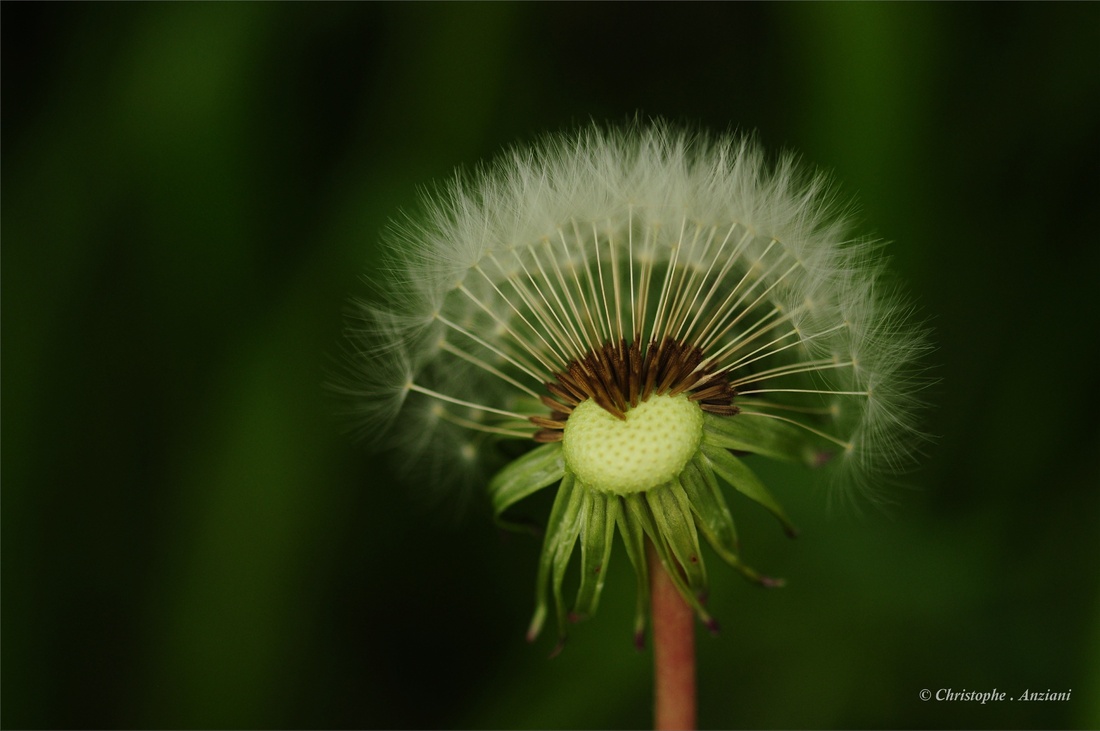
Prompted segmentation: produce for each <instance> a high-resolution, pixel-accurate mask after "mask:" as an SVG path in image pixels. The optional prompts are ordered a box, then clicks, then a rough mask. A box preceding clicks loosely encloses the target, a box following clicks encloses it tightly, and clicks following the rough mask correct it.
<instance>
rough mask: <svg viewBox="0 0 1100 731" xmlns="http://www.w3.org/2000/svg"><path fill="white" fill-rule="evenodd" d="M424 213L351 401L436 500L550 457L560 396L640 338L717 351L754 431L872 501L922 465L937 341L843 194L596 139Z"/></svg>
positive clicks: (738, 157)
mask: <svg viewBox="0 0 1100 731" xmlns="http://www.w3.org/2000/svg"><path fill="white" fill-rule="evenodd" d="M424 209H425V210H424V214H423V216H421V217H419V218H417V219H415V220H412V221H409V222H408V223H406V224H405V225H404V226H403V227H401V228H399V229H396V230H395V231H394V233H393V234H392V235H391V236H390V237H389V240H388V242H387V243H388V245H389V251H390V258H389V259H388V263H387V267H386V271H385V272H384V277H383V279H384V280H385V281H384V282H382V283H381V284H380V290H381V291H382V292H384V293H385V294H384V296H383V298H382V301H381V302H376V303H371V304H365V303H359V304H357V305H355V307H356V315H355V320H354V322H353V325H352V327H351V328H350V330H351V341H352V342H353V344H354V345H353V351H354V352H353V353H352V368H353V369H354V370H355V372H356V373H357V374H358V375H357V382H356V383H354V384H351V385H345V386H344V387H343V388H344V391H345V392H346V393H347V394H348V396H349V397H351V398H352V399H353V401H354V403H355V404H356V406H355V408H356V410H357V412H358V416H359V417H360V423H361V424H362V426H363V430H364V431H365V432H368V433H371V434H373V435H375V436H378V435H385V436H386V437H387V442H388V443H389V444H391V445H397V446H400V447H401V448H402V450H403V451H405V452H406V453H407V455H409V456H408V457H407V459H408V461H409V462H410V463H411V464H416V465H417V466H418V468H419V469H422V470H424V471H425V472H426V474H431V475H432V479H438V480H444V479H445V476H457V475H459V474H461V473H462V470H460V468H461V467H463V466H466V467H469V469H470V470H480V469H484V467H485V464H484V462H485V460H486V459H488V460H492V459H494V458H495V455H494V453H493V449H492V446H491V445H492V444H493V443H494V442H496V441H498V440H503V439H529V438H530V437H532V436H533V435H534V433H535V431H536V430H537V427H535V426H534V425H533V424H531V423H530V422H528V421H526V417H528V416H532V415H538V416H545V415H546V413H547V409H546V407H545V406H543V405H541V404H540V403H539V402H538V396H539V395H541V394H544V393H545V388H544V387H543V383H544V382H546V381H550V380H552V374H553V373H554V372H555V371H558V370H561V369H563V368H564V367H565V366H566V365H567V364H568V363H569V362H570V361H572V360H574V359H576V358H578V357H580V356H582V355H584V353H586V352H587V351H589V350H590V349H592V348H595V347H599V346H600V345H602V344H603V343H604V342H607V341H608V340H613V341H618V340H619V339H620V338H623V339H625V340H626V341H627V342H630V341H631V340H632V339H634V338H639V339H641V340H643V341H644V342H649V341H650V340H652V339H658V338H661V337H664V336H672V337H676V338H677V339H682V340H687V341H689V342H692V343H694V344H696V345H699V346H700V347H702V348H703V352H704V357H705V358H707V359H709V362H710V363H712V364H713V365H715V367H716V368H728V369H730V373H731V381H732V382H733V383H734V384H735V385H736V386H737V388H738V390H739V392H740V394H741V395H740V396H739V397H738V400H737V403H738V404H739V405H740V406H741V407H742V409H743V411H744V412H745V413H744V414H743V415H741V416H738V417H734V418H767V417H770V418H781V419H783V420H785V421H789V422H791V423H795V424H798V425H802V426H804V427H805V428H806V433H807V434H808V435H814V437H815V438H818V437H820V438H823V439H824V440H825V443H826V444H827V445H828V447H829V448H830V449H831V450H832V451H833V452H834V453H835V455H836V456H837V459H834V462H840V463H842V464H843V465H844V472H845V473H846V474H848V475H850V476H851V478H852V479H851V480H850V482H851V483H853V484H857V485H863V486H867V487H872V488H873V487H874V485H875V483H876V482H877V480H878V478H879V475H881V474H883V473H889V472H895V471H897V470H900V469H903V468H904V467H905V466H906V465H907V464H909V463H910V462H911V460H912V457H913V455H914V453H915V448H916V447H917V446H919V444H920V437H919V432H918V431H917V429H916V426H915V423H914V417H913V414H914V413H915V411H916V409H917V407H918V406H919V403H920V391H921V388H922V384H923V381H922V379H921V378H920V374H919V372H918V371H917V370H916V369H915V367H914V365H913V364H914V363H915V362H916V361H917V359H918V357H919V356H920V355H921V354H922V352H923V350H924V348H925V340H924V339H923V336H922V334H921V333H920V332H919V331H918V330H917V329H915V328H914V327H913V326H911V325H909V324H908V322H909V320H910V313H909V311H908V309H907V307H906V305H905V304H904V302H903V301H902V300H901V299H900V298H899V297H898V296H897V294H896V293H894V292H891V291H884V289H885V288H884V286H883V285H882V284H881V280H882V277H881V276H880V271H881V268H882V260H881V256H880V253H879V249H880V247H879V246H878V245H877V244H874V243H870V242H864V241H854V240H852V239H851V237H850V233H849V226H848V222H847V221H846V220H845V219H844V217H843V216H842V215H841V212H840V209H839V206H838V205H837V204H836V201H835V194H834V193H833V191H832V188H831V186H830V185H829V184H828V182H827V180H826V178H825V177H823V176H822V175H820V174H810V173H806V172H804V171H803V170H802V168H801V167H800V166H799V164H798V163H797V162H796V160H795V159H794V157H793V156H790V155H786V156H783V157H781V158H780V159H779V161H778V163H776V164H775V165H774V166H772V165H769V164H768V163H767V162H766V160H765V156H764V154H763V152H762V150H761V149H760V147H759V146H758V145H757V143H756V142H755V141H754V140H752V139H751V138H746V137H738V136H726V137H718V138H711V137H707V136H703V135H694V134H688V133H684V132H681V131H678V130H675V129H673V128H671V127H669V126H668V125H665V124H663V123H655V124H652V125H642V124H634V125H630V126H627V127H624V128H617V129H603V128H599V127H595V126H593V127H588V128H586V129H584V130H582V131H580V132H579V133H576V134H572V135H566V136H555V137H547V138H544V139H543V140H542V141H541V142H539V143H538V144H536V145H534V146H532V147H529V148H516V149H512V150H510V151H508V152H507V153H506V154H504V155H502V156H501V157H500V158H499V159H498V160H497V161H496V162H494V163H492V164H491V165H489V166H487V167H485V168H482V169H479V170H477V171H475V172H473V173H471V174H468V175H456V176H455V178H454V179H453V180H451V182H450V183H449V184H447V185H444V186H442V187H441V188H440V189H439V190H437V191H436V192H434V193H431V194H427V195H425V198H424ZM456 454H457V455H459V456H461V459H459V458H456ZM467 474H468V472H467Z"/></svg>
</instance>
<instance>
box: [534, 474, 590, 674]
mask: <svg viewBox="0 0 1100 731" xmlns="http://www.w3.org/2000/svg"><path fill="white" fill-rule="evenodd" d="M566 474H567V475H568V478H567V479H569V478H572V477H573V475H572V473H566ZM569 482H570V483H571V489H570V494H569V502H568V503H566V505H565V509H564V511H563V512H562V514H561V516H560V520H559V522H558V526H559V527H560V529H559V530H558V531H557V532H556V533H555V536H554V541H553V543H550V542H549V541H548V542H547V543H545V544H543V547H542V550H543V553H546V552H550V553H551V554H552V559H551V560H552V562H553V583H552V585H553V588H554V610H555V611H556V612H557V617H558V646H557V647H556V648H555V649H554V654H555V655H556V654H557V653H558V652H560V651H561V647H562V645H564V644H565V621H566V613H565V599H564V597H563V595H562V584H563V583H564V582H565V571H566V569H568V568H569V559H570V557H571V556H572V555H573V547H574V546H575V545H576V543H577V538H579V537H580V535H581V530H582V529H583V528H584V524H585V522H586V521H587V519H588V512H589V510H590V509H591V504H590V503H589V501H588V496H589V492H590V491H589V490H587V489H586V488H585V486H584V485H583V484H581V482H580V480H577V479H575V478H573V479H569ZM564 485H565V480H562V486H563V487H564ZM553 519H554V516H551V520H553ZM547 538H549V534H547Z"/></svg>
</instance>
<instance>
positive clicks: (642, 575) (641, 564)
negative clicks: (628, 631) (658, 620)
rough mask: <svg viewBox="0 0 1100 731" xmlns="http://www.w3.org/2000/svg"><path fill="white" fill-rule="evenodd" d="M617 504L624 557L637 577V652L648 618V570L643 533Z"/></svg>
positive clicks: (635, 637) (643, 641)
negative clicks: (624, 547)
mask: <svg viewBox="0 0 1100 731" xmlns="http://www.w3.org/2000/svg"><path fill="white" fill-rule="evenodd" d="M616 502H618V503H619V509H618V523H619V534H620V535H622V537H623V545H624V546H626V556H627V558H629V559H630V564H631V565H632V566H633V567H634V576H635V577H637V581H636V582H635V583H636V584H637V589H638V597H637V601H636V602H635V608H634V646H635V647H637V648H638V649H639V650H640V649H642V647H643V646H644V645H645V627H646V618H647V617H648V616H649V568H648V564H647V563H646V556H645V531H643V530H642V529H641V526H640V525H638V524H637V523H636V522H634V521H633V520H631V519H630V517H629V515H628V513H627V510H626V509H625V508H624V503H623V498H621V497H620V498H616Z"/></svg>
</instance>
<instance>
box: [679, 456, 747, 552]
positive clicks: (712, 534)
mask: <svg viewBox="0 0 1100 731" xmlns="http://www.w3.org/2000/svg"><path fill="white" fill-rule="evenodd" d="M680 484H681V485H682V486H683V488H684V493H685V494H686V495H687V498H688V500H689V501H690V503H691V510H692V512H693V513H695V515H696V522H697V523H698V525H699V528H700V529H701V530H702V531H703V536H704V537H705V538H706V539H707V542H708V543H710V545H711V548H713V549H714V550H715V552H716V553H717V554H718V555H719V556H721V557H722V559H723V560H724V561H726V562H727V563H730V564H739V563H740V560H739V559H738V556H737V554H738V553H739V552H740V550H741V549H740V544H739V542H738V540H737V529H736V527H735V526H734V522H733V516H732V515H731V514H730V510H729V507H728V506H727V505H726V499H725V498H724V497H723V496H722V491H721V489H720V488H719V487H718V480H716V479H715V477H714V472H713V470H712V469H711V466H710V464H709V463H708V462H707V461H706V458H705V457H704V456H703V455H702V454H700V453H696V455H695V457H694V458H693V459H692V460H691V462H689V463H688V465H687V467H685V468H684V471H683V472H682V473H680Z"/></svg>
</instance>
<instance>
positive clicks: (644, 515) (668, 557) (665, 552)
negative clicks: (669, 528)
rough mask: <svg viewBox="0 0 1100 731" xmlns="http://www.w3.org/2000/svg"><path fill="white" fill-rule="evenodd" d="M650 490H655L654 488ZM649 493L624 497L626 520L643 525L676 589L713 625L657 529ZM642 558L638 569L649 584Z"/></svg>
mask: <svg viewBox="0 0 1100 731" xmlns="http://www.w3.org/2000/svg"><path fill="white" fill-rule="evenodd" d="M659 489H661V488H654V490H659ZM649 492H653V490H650V491H649ZM647 494H648V493H633V494H631V495H626V496H625V497H623V503H624V504H625V506H626V510H625V511H624V512H625V513H626V518H625V520H626V521H628V522H631V521H632V522H634V524H635V525H636V526H637V525H640V526H641V527H642V531H643V532H644V533H645V535H646V537H647V538H649V541H650V544H651V545H652V546H653V549H654V550H655V551H656V552H657V558H658V559H659V560H660V561H661V565H662V566H664V569H665V573H667V574H668V577H669V579H671V580H672V584H673V586H675V587H676V590H677V591H678V592H680V596H682V597H683V598H684V601H686V602H687V603H688V604H689V605H691V608H692V609H694V610H695V613H696V614H698V615H699V619H700V620H702V621H703V622H704V623H705V624H706V625H707V626H708V627H713V626H714V619H713V618H712V617H711V616H710V613H708V612H707V610H706V609H704V608H703V604H702V602H700V601H699V597H698V595H697V594H696V593H695V592H694V591H692V588H691V587H689V586H688V585H687V584H686V583H685V582H684V575H683V573H681V571H680V564H679V562H678V561H677V560H676V559H675V557H674V556H673V553H672V551H671V549H670V547H669V545H668V542H667V541H666V540H665V539H664V536H663V535H662V534H661V533H660V532H659V531H658V529H657V524H656V522H655V519H654V515H653V511H652V510H651V509H650V506H649V503H648V501H647V499H646V495H647ZM642 560H643V563H642V567H643V568H642V569H640V570H639V571H638V575H639V576H641V575H642V574H643V572H644V574H645V576H646V583H647V585H648V582H649V564H648V562H644V561H645V559H644V556H643V559H642Z"/></svg>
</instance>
